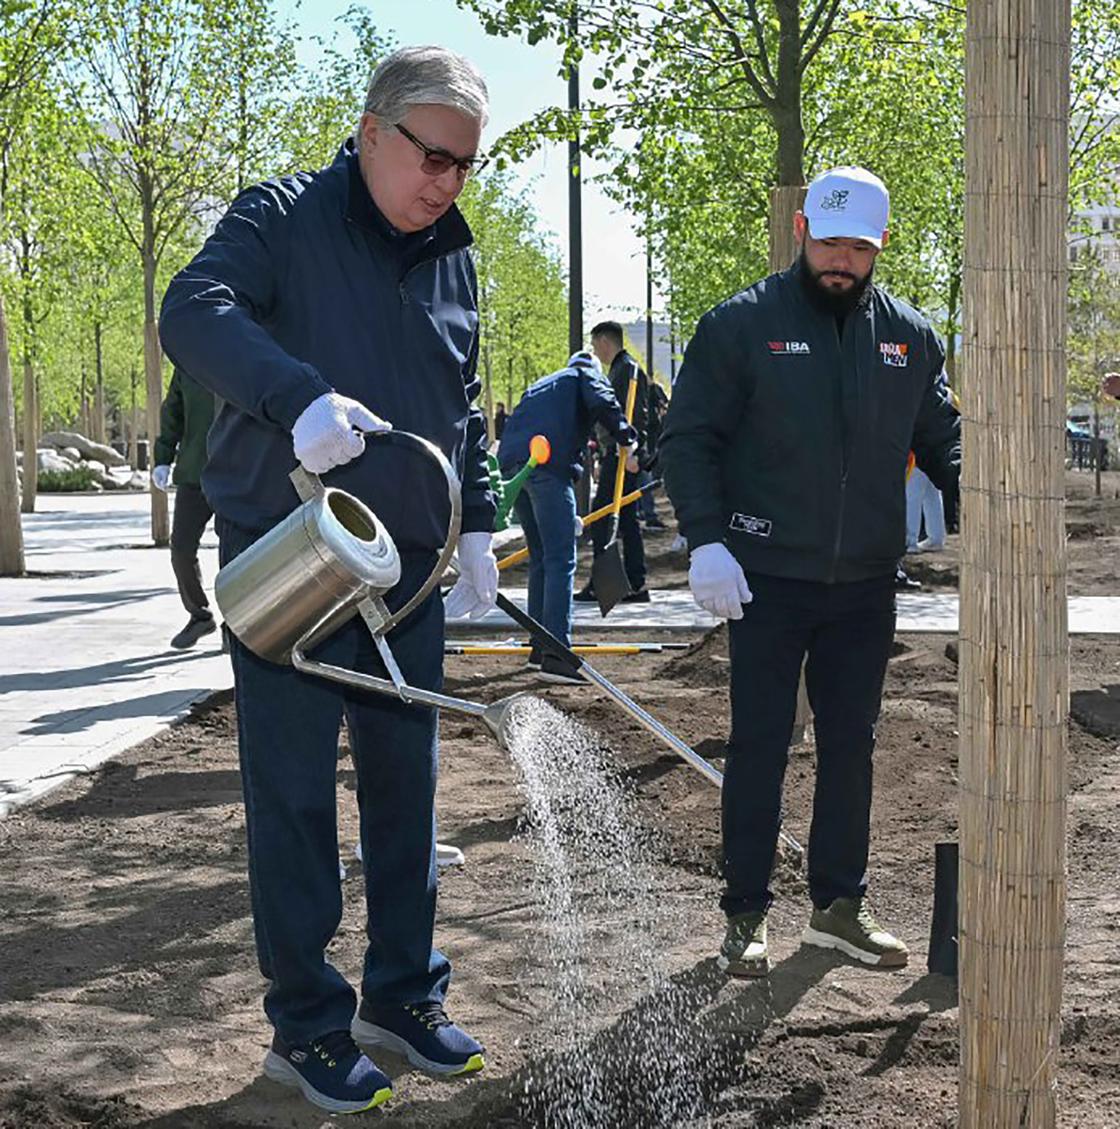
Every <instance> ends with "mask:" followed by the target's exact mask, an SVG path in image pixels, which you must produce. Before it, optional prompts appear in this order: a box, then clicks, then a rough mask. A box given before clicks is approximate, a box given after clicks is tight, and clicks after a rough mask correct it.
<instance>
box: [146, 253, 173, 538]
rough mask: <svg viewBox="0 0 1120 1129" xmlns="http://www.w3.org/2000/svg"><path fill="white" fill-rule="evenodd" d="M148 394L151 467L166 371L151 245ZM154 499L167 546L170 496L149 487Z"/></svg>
mask: <svg viewBox="0 0 1120 1129" xmlns="http://www.w3.org/2000/svg"><path fill="white" fill-rule="evenodd" d="M144 391H145V394H146V396H147V404H148V410H147V424H148V467H149V469H151V463H152V459H153V458H154V447H155V441H156V436H157V435H159V409H160V405H161V404H162V403H163V367H162V364H161V355H160V347H159V329H158V327H157V325H156V259H155V255H154V253H153V252H152V251H151V245H150V244H149V246H148V247H146V248H145V253H144ZM149 491H150V493H151V497H152V541H153V542H154V543H155V544H156V545H167V544H168V543H169V542H170V540H171V528H170V523H169V520H168V513H167V495H166V494H165V493H164V492H163V491H162V490H157V489H156V488H155V486H151V487H149Z"/></svg>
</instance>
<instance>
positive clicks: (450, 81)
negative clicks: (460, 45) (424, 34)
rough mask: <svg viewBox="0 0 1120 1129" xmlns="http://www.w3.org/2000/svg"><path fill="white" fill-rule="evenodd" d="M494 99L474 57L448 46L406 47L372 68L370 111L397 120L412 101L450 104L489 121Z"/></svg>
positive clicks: (368, 92) (414, 103) (367, 109)
mask: <svg viewBox="0 0 1120 1129" xmlns="http://www.w3.org/2000/svg"><path fill="white" fill-rule="evenodd" d="M489 103H490V95H489V92H488V91H487V89H486V81H485V80H484V79H483V77H482V75H481V74H480V73H479V70H478V68H477V67H476V66H475V65H474V63H472V62H471V61H470V60H469V59H465V58H463V56H462V55H457V54H456V53H455V52H454V51H448V50H447V48H446V47H435V46H429V47H402V48H401V49H400V50H399V51H394V52H393V53H392V54H391V55H388V56H386V57H385V58H384V59H382V61H381V62H380V63H379V64H378V67H377V70H375V71H374V72H373V77H372V78H371V79H370V80H369V88H368V89H367V90H366V104H365V113H367V114H375V115H376V116H377V118H378V119H379V120H380V121H381V122H382V123H383V124H385V125H396V124H397V123H398V122H399V121H400V120H401V119H402V118H403V117H404V116H405V114H407V113H408V111H409V110H410V109H411V108H412V107H413V106H450V107H451V108H452V109H453V110H458V111H459V112H460V113H461V114H465V115H466V116H467V117H468V118H474V119H475V120H476V121H478V122H479V124H480V125H483V126H485V125H486V121H487V119H488V118H489V116H490V109H489ZM357 136H358V137H359V138H360V137H361V130H360V129H359V130H358V131H357Z"/></svg>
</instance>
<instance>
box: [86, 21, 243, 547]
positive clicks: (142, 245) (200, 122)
mask: <svg viewBox="0 0 1120 1129" xmlns="http://www.w3.org/2000/svg"><path fill="white" fill-rule="evenodd" d="M229 13H230V5H229V4H228V3H223V2H222V0H98V25H99V27H100V28H101V30H102V34H101V35H100V36H98V37H93V36H91V37H90V38H89V39H88V40H86V41H85V43H84V44H83V49H82V57H81V70H80V77H81V78H82V79H84V86H83V87H82V88H81V95H80V97H81V100H82V103H83V106H84V108H85V111H86V118H87V120H88V121H89V122H90V123H91V125H92V128H91V130H90V132H89V136H88V138H87V157H88V165H87V167H88V169H89V172H90V174H91V176H92V177H93V180H94V182H95V183H96V184H97V186H98V188H99V189H100V191H101V192H102V193H103V194H104V197H105V199H106V201H107V203H108V204H109V207H110V210H111V212H112V215H113V217H114V219H115V221H116V222H117V223H118V224H119V225H120V228H121V230H122V231H123V232H124V234H125V235H126V237H127V238H128V240H129V242H130V243H131V244H132V246H133V248H134V249H135V252H136V254H137V255H138V257H139V261H140V267H141V271H142V277H143V293H144V387H145V394H146V400H147V425H148V437H149V439H150V440H151V439H154V438H155V436H156V435H157V434H158V432H159V409H160V403H161V401H162V398H163V366H162V356H161V351H160V344H159V335H158V329H157V325H156V281H157V273H158V271H159V268H160V263H161V261H162V259H163V256H164V253H165V252H166V251H167V248H168V244H169V243H170V242H171V241H172V240H173V239H174V238H175V237H176V236H177V235H179V234H180V233H181V232H182V230H183V228H184V226H185V225H186V224H187V223H188V221H189V220H190V219H191V217H192V216H193V215H196V214H197V213H198V212H200V211H201V210H203V209H205V208H206V206H207V205H208V204H209V203H210V202H211V201H212V200H213V199H214V198H215V197H216V196H219V195H220V190H221V181H222V176H223V172H224V171H225V168H226V157H225V155H224V153H222V152H221V146H220V144H219V142H220V133H219V130H218V123H219V122H220V121H221V116H222V110H223V107H224V106H225V105H226V104H227V100H228V98H229V94H230V89H231V85H232V84H231V56H230V54H229V52H227V51H226V49H225V44H224V42H223V39H222V31H223V28H224V27H226V26H227V21H228V17H229ZM151 499H152V539H153V540H154V541H155V543H156V544H157V545H165V544H167V542H168V539H169V532H170V531H169V526H168V510H167V497H166V495H165V494H164V493H163V492H162V491H160V490H156V489H154V488H153V489H152V491H151Z"/></svg>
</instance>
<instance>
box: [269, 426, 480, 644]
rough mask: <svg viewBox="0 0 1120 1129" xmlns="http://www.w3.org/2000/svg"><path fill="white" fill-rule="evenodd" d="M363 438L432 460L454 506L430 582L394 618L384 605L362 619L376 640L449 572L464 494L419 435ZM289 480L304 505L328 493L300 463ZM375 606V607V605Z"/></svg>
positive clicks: (403, 433)
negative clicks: (400, 445)
mask: <svg viewBox="0 0 1120 1129" xmlns="http://www.w3.org/2000/svg"><path fill="white" fill-rule="evenodd" d="M364 435H365V437H366V438H367V439H374V438H375V439H377V440H378V442H381V443H396V444H404V445H405V446H407V447H412V448H413V449H414V450H417V451H419V452H420V453H421V454H424V455H427V456H428V457H429V458H431V459H432V460H433V461H434V462H435V463H436V465H437V466H438V467H439V469H440V470H441V471H442V472H443V477H444V480H445V481H446V483H447V500H448V502H449V503H450V506H451V512H450V514H449V515H448V518H447V536H446V538H445V540H444V545H443V550H442V552H441V553H440V555H439V560H437V561H436V565H435V568H434V569H432V572H431V575H430V576H429V577H428V579H427V580H425V581H424V583H423V584H421V585H420V587H419V588H418V589H417V591H416V593H415V594H414V595H413V597H412V599H411V600H409V601H408V602H407V603H406V604H404V605H403V606H402V607H400V608H398V609H397V611H395V612H394V613H393V614H392V615H389V616H388V617H386V615H385V612H384V610H383V609H384V605H382V607H381V608H377V609H376V611H375V613H374V616H372V617H370V616H364V617H363V618H365V619H366V623H367V624H368V625H369V628H370V633H371V634H372V635H373V636H374V638H377V636H379V635H387V634H388V633H389V632H390V631H392V630H393V628H394V627H396V626H397V624H398V623H400V622H401V620H403V619H404V618H405V617H406V616H409V615H411V614H412V612H413V611H415V610H416V608H418V607H419V606H420V605H421V604H422V603H423V602H424V601H425V600H426V599H427V598H428V595H429V593H430V592H431V591H432V589H433V588H435V586H436V585H437V584H438V583H439V582H440V579H441V578H442V576H443V574H444V573H445V572H446V571H447V566H448V565H449V564H450V563H451V558H452V556H453V555H454V554H455V547H456V545H458V543H459V527H460V526H461V525H462V522H463V491H462V487H461V486H460V485H459V476H458V475H457V474H456V473H455V470H454V468H453V467H452V465H451V464H450V463H449V462H448V461H447V456H446V455H445V454H444V453H443V452H442V451H441V450H440V449H439V448H438V447H437V446H436V445H435V444H434V443H432V442H429V440H427V439H424V438H422V437H421V436H419V435H413V434H412V432H411V431H396V430H393V431H367V432H364ZM288 477H289V478H290V479H291V483H292V485H293V486H294V487H295V490H296V493H297V494H298V495H299V497H300V500H301V501H304V502H306V501H308V500H309V499H311V498H314V497H316V496H318V495H320V494H323V493H324V492H325V488H324V486H323V483H322V480H321V479H320V478H319V476H318V475H317V474H312V473H311V472H310V471H309V470H307V469H306V468H305V467H304V466H303V465H302V464H299V463H297V464H296V468H295V470H293V471H292V473H291V474H290V475H289V476H288ZM367 600H369V601H370V602H371V603H374V601H373V600H372V599H371V597H369V596H368V595H365V596H362V598H361V599H360V600H359V604H361V603H364V602H365V601H367ZM377 602H380V601H377ZM374 606H375V607H376V604H375V605H374ZM377 621H380V626H378V627H377V628H376V629H375V628H374V626H373V624H374V623H376V622H377Z"/></svg>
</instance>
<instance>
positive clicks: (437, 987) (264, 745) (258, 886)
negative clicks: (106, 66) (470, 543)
mask: <svg viewBox="0 0 1120 1129" xmlns="http://www.w3.org/2000/svg"><path fill="white" fill-rule="evenodd" d="M250 540H251V538H246V537H245V536H243V535H240V534H238V533H227V531H226V529H223V530H222V533H221V556H222V563H223V564H224V563H225V562H226V561H228V560H230V559H232V558H233V557H234V556H235V555H236V554H237V552H238V551H240V550H242V549H244V548H246V547H247V544H248V543H249V541H250ZM402 557H403V560H402V563H403V573H402V577H401V583H400V584H399V585H398V586H397V588H395V589H394V590H393V592H392V593H390V596H389V599H388V601H387V602H388V603H389V606H390V607H391V608H394V609H395V608H397V607H399V606H400V605H401V603H403V600H404V597H405V596H406V595H407V594H409V593H411V592H414V591H415V590H416V589H417V588H418V587H419V585H420V583H421V582H422V581H423V579H424V578H425V577H426V576H427V574H428V572H429V570H430V569H431V567H432V565H433V564H434V562H435V558H434V557H432V556H429V555H427V554H415V555H412V554H402ZM389 643H390V646H391V647H392V649H393V653H394V655H395V656H396V658H397V661H398V663H399V665H400V668H401V670H402V672H403V673H404V676H405V678H406V679H407V680H408V682H409V683H410V684H412V685H415V686H419V687H423V688H425V689H433V690H438V689H439V688H440V687H441V686H442V682H443V603H442V601H441V600H440V598H439V593H438V592H436V593H433V594H432V596H431V597H429V599H428V600H427V601H426V602H425V603H424V604H423V605H422V606H421V607H420V608H419V609H418V610H417V611H415V612H413V613H412V615H411V616H409V618H408V619H407V620H405V621H404V623H403V624H401V626H400V627H399V628H397V629H396V630H394V631H393V632H392V634H391V635H390V637H389ZM312 657H314V658H318V659H321V660H323V661H324V662H329V663H333V664H337V665H339V666H346V667H353V668H356V669H358V670H364V671H366V672H368V673H371V674H376V675H379V676H381V677H383V678H384V677H386V673H385V669H384V667H383V666H382V665H381V661H380V659H379V658H378V657H377V654H376V651H375V649H374V644H373V641H372V639H371V638H370V636H369V632H368V631H367V629H366V627H365V625H364V624H363V622H362V620H361V619H359V618H357V617H355V618H354V619H352V620H350V622H349V623H347V624H345V625H344V626H343V627H341V628H340V629H339V630H338V631H337V632H336V633H335V634H334V635H332V636H331V637H329V638H328V639H327V640H326V641H325V642H324V643H323V644H321V645H320V646H319V647H318V648H316V649H315V651H313V652H312ZM232 658H233V670H234V679H235V688H236V699H237V722H238V740H239V746H240V754H241V779H242V788H243V791H244V797H245V822H246V828H247V832H248V842H249V887H250V893H251V896H252V904H253V925H254V929H255V933H256V942H257V957H258V960H259V962H260V968H261V972H262V973H263V974H264V976H265V978H266V979H268V980H269V981H270V984H269V988H268V991H267V993H266V995H265V1004H264V1006H265V1012H266V1014H267V1015H268V1018H269V1019H270V1020H271V1022H272V1024H273V1026H274V1027H275V1028H276V1030H277V1031H278V1032H279V1034H280V1036H281V1038H283V1039H284V1040H285V1041H287V1042H289V1043H302V1042H307V1041H308V1040H310V1039H313V1038H315V1037H317V1036H319V1035H323V1034H325V1033H327V1032H329V1031H336V1030H341V1029H345V1028H349V1026H350V1020H351V1018H352V1017H353V1014H354V1009H355V1002H356V997H355V993H354V990H353V989H352V988H351V987H350V985H349V984H348V983H347V981H346V980H345V979H344V978H343V976H342V975H341V974H340V973H339V972H338V971H337V970H336V969H335V968H334V967H333V966H332V965H331V964H330V963H329V962H328V961H327V960H326V959H325V957H324V950H325V949H326V948H327V945H328V944H329V943H330V941H331V938H332V937H333V936H334V934H335V931H336V930H337V929H338V925H339V922H340V921H341V919H342V891H341V885H340V881H339V874H338V828H337V819H336V803H337V801H336V796H335V791H336V776H337V772H338V765H337V762H338V735H339V725H340V722H341V720H342V717H343V714H345V717H346V724H347V728H348V730H349V733H350V743H351V747H352V749H353V754H354V766H355V770H356V773H357V781H358V789H357V792H358V810H359V813H360V816H361V842H362V857H363V860H364V862H363V865H364V872H365V894H366V915H367V916H366V932H367V935H368V937H369V947H368V948H367V950H366V956H365V965H364V970H363V975H362V994H363V996H364V997H365V998H367V999H369V1000H371V1001H373V1002H374V1003H393V1002H419V1001H422V1000H442V999H443V998H444V995H445V994H446V991H447V984H448V981H449V979H450V976H451V965H450V964H449V963H448V961H447V959H446V958H445V957H444V956H443V954H442V953H440V952H438V951H436V950H435V949H433V948H432V929H433V924H434V920H435V908H436V866H435V813H434V801H435V789H436V768H437V759H438V757H437V737H436V727H437V713H436V711H435V710H433V709H426V708H421V707H417V706H410V705H405V704H404V703H403V702H400V701H398V700H396V699H395V698H392V697H389V696H386V695H381V694H377V693H369V692H365V691H361V690H352V689H349V688H347V687H343V686H340V685H338V684H337V683H333V682H328V681H326V680H324V679H322V678H319V677H317V676H314V675H305V674H299V673H297V672H296V671H295V670H293V669H292V668H291V667H289V666H277V665H274V664H272V663H268V662H265V661H264V660H263V659H260V658H258V657H257V656H256V655H254V654H253V653H252V652H251V651H249V650H248V648H246V647H244V646H242V645H241V644H240V643H238V642H237V641H236V640H234V642H233V644H232Z"/></svg>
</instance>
